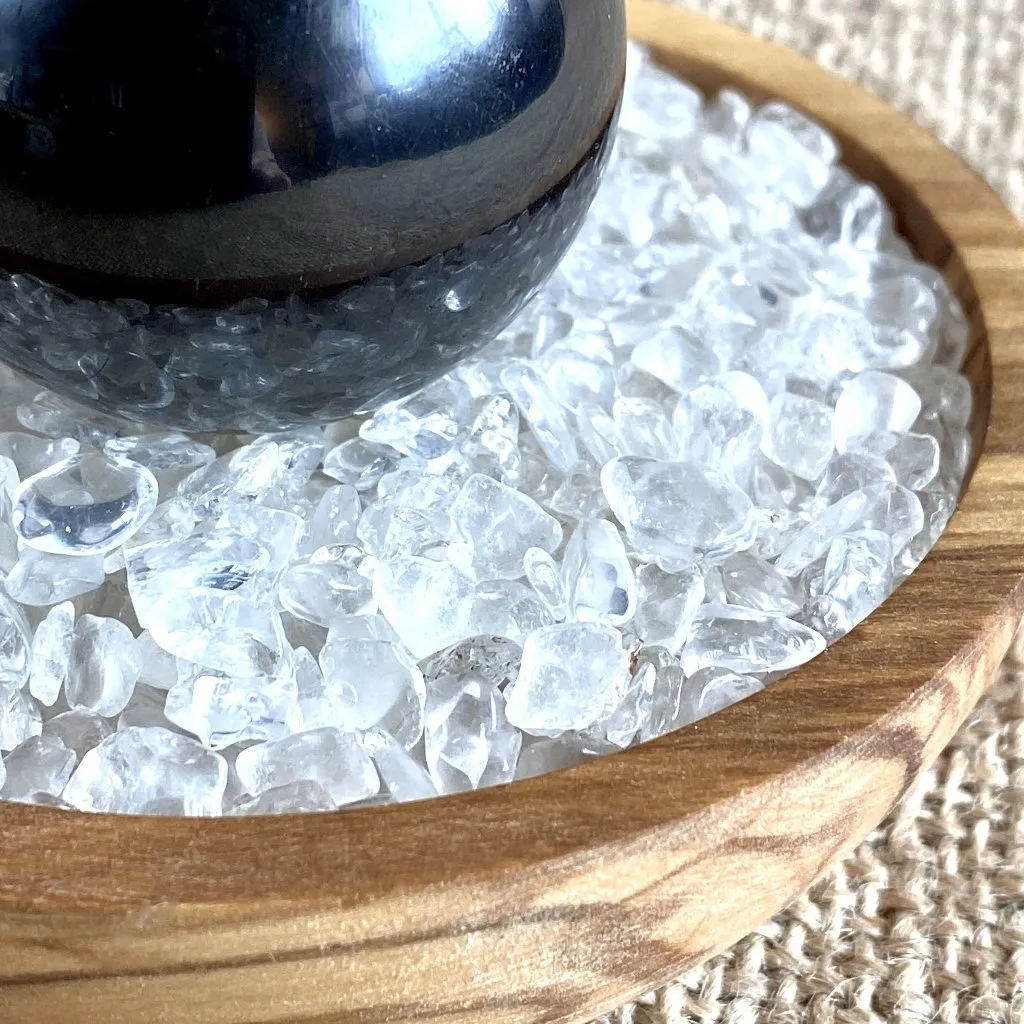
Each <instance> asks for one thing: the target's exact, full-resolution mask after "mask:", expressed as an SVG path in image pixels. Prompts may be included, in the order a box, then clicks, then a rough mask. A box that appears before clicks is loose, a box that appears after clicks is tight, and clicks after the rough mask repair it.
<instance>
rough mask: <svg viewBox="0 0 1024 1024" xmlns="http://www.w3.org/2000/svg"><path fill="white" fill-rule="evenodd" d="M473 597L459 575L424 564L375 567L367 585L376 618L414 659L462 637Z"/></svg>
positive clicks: (443, 565) (441, 565)
mask: <svg viewBox="0 0 1024 1024" xmlns="http://www.w3.org/2000/svg"><path fill="white" fill-rule="evenodd" d="M474 593H475V589H474V586H473V581H472V580H471V579H470V578H469V577H468V576H467V575H466V574H465V573H464V572H463V571H462V570H461V569H459V568H458V567H457V566H455V565H452V564H451V563H449V562H435V561H433V560H431V559H429V558H403V559H399V560H398V561H396V562H394V563H392V564H389V565H381V566H380V568H379V569H378V570H377V573H376V575H375V576H374V579H373V595H374V597H375V598H376V599H377V604H378V605H380V610H381V613H382V614H383V615H384V617H385V618H386V619H387V620H388V622H390V623H391V625H392V626H393V627H394V630H395V632H396V633H397V634H398V635H399V636H400V637H401V638H402V642H403V643H404V644H405V646H406V647H408V648H409V650H410V651H412V653H413V654H414V655H415V656H416V657H417V658H426V657H427V656H428V655H431V654H434V653H436V652H437V651H440V650H443V649H444V648H445V647H448V646H450V645H451V644H453V643H455V642H456V641H457V640H460V639H462V637H463V636H466V635H467V630H468V628H469V623H470V619H471V616H472V614H473V598H474Z"/></svg>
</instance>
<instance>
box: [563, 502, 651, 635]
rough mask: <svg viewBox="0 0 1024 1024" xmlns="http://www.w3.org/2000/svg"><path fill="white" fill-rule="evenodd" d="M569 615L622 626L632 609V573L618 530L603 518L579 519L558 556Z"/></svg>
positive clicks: (633, 580) (634, 606) (583, 620)
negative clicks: (560, 562) (563, 551)
mask: <svg viewBox="0 0 1024 1024" xmlns="http://www.w3.org/2000/svg"><path fill="white" fill-rule="evenodd" d="M562 579H563V582H564V584H565V594H566V600H567V604H568V611H569V613H570V616H571V617H572V618H574V619H576V620H577V621H580V622H588V621H589V622H602V621H603V622H608V623H610V624H611V625H613V626H622V625H624V624H625V623H627V622H629V620H630V619H632V618H633V616H634V614H635V613H636V601H637V594H636V575H635V573H634V571H633V567H632V566H631V565H630V564H629V556H628V555H627V554H626V548H625V546H624V545H623V543H622V537H621V536H620V535H619V531H618V530H617V529H616V527H615V526H613V525H612V524H611V523H609V522H608V521H607V520H606V519H590V520H584V521H583V522H581V523H580V524H579V525H578V526H577V527H576V529H575V530H574V531H573V534H572V537H570V538H569V543H568V544H567V545H566V548H565V555H564V557H563V560H562Z"/></svg>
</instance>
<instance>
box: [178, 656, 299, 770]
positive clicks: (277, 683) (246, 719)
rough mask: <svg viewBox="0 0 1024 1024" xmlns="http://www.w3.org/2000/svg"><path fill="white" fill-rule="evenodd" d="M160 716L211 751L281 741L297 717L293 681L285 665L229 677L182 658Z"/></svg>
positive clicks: (296, 725) (297, 722)
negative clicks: (270, 673)
mask: <svg viewBox="0 0 1024 1024" xmlns="http://www.w3.org/2000/svg"><path fill="white" fill-rule="evenodd" d="M164 715H165V716H166V718H167V720H168V721H169V722H172V723H173V724H174V725H176V726H178V727H179V728H181V729H184V730H185V731H186V732H189V733H191V734H192V735H193V736H197V737H198V738H199V739H200V740H201V741H202V742H203V744H205V745H206V746H207V747H211V748H212V749H214V750H221V749H223V748H225V747H230V746H233V745H234V744H235V743H243V742H245V741H247V740H276V739H283V738H284V737H285V736H288V735H289V734H290V733H292V732H294V731H295V730H296V729H297V728H299V725H300V723H301V721H302V712H301V710H300V708H299V694H298V684H297V683H296V681H295V677H294V675H293V674H292V673H291V672H290V671H288V670H287V669H284V670H282V671H280V672H279V673H278V674H277V675H274V676H245V675H243V676H232V675H228V674H225V673H222V672H217V671H215V670H212V669H206V668H202V667H200V666H198V665H193V664H190V663H187V662H183V663H182V664H181V668H180V672H179V677H178V682H177V683H175V685H174V686H173V687H172V688H171V689H170V690H168V691H167V696H166V700H165V703H164Z"/></svg>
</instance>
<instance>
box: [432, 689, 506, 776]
mask: <svg viewBox="0 0 1024 1024" xmlns="http://www.w3.org/2000/svg"><path fill="white" fill-rule="evenodd" d="M425 741H426V756H427V767H428V769H429V771H430V777H431V779H432V780H433V783H434V786H435V787H436V789H437V792H438V793H441V794H446V793H461V792H465V791H467V790H471V789H479V788H481V787H482V786H495V785H500V784H501V783H505V782H511V781H512V780H513V778H515V770H516V762H517V761H518V758H519V751H520V749H521V747H522V743H523V737H522V734H521V733H520V732H519V730H518V729H515V728H513V727H512V725H510V724H509V721H508V719H507V717H506V709H505V698H504V697H503V696H502V693H501V691H500V690H499V689H498V687H497V686H496V685H494V683H493V682H491V681H489V680H488V679H487V678H486V676H484V675H482V674H480V673H477V672H473V671H468V672H460V673H457V674H453V675H444V676H440V677H438V678H436V679H434V680H433V681H432V682H431V684H430V687H429V689H428V691H427V708H426V732H425Z"/></svg>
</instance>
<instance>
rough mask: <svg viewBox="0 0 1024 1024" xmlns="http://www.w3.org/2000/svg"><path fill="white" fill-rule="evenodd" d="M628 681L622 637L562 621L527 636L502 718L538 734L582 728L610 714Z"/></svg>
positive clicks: (589, 625) (608, 628)
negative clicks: (521, 660) (517, 671)
mask: <svg viewBox="0 0 1024 1024" xmlns="http://www.w3.org/2000/svg"><path fill="white" fill-rule="evenodd" d="M628 682H629V655H628V653H627V651H626V650H625V648H624V646H623V643H622V634H621V633H619V631H618V630H617V629H615V628H614V627H612V626H608V625H604V624H602V623H596V622H595V623H589V622H588V623H583V622H581V623H565V624H563V625H556V626H548V627H547V628H545V629H539V630H537V632H535V633H531V634H530V636H529V637H527V639H526V644H525V645H524V647H523V662H522V665H521V667H520V669H519V675H518V677H517V678H516V681H515V682H514V683H513V684H512V686H511V687H510V688H509V691H508V694H507V698H508V709H507V713H508V719H509V721H510V722H512V724H513V725H517V726H519V728H520V729H523V730H524V731H526V732H531V733H534V734H538V733H539V734H541V735H543V734H544V733H547V732H552V731H560V730H565V729H585V728H586V727H587V726H588V725H592V724H593V723H594V722H597V721H599V720H600V719H601V718H603V717H605V716H606V715H608V714H610V713H611V711H613V710H614V709H615V707H616V706H617V705H618V703H619V702H620V701H621V699H622V695H623V693H624V690H625V687H626V684H627V683H628Z"/></svg>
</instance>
